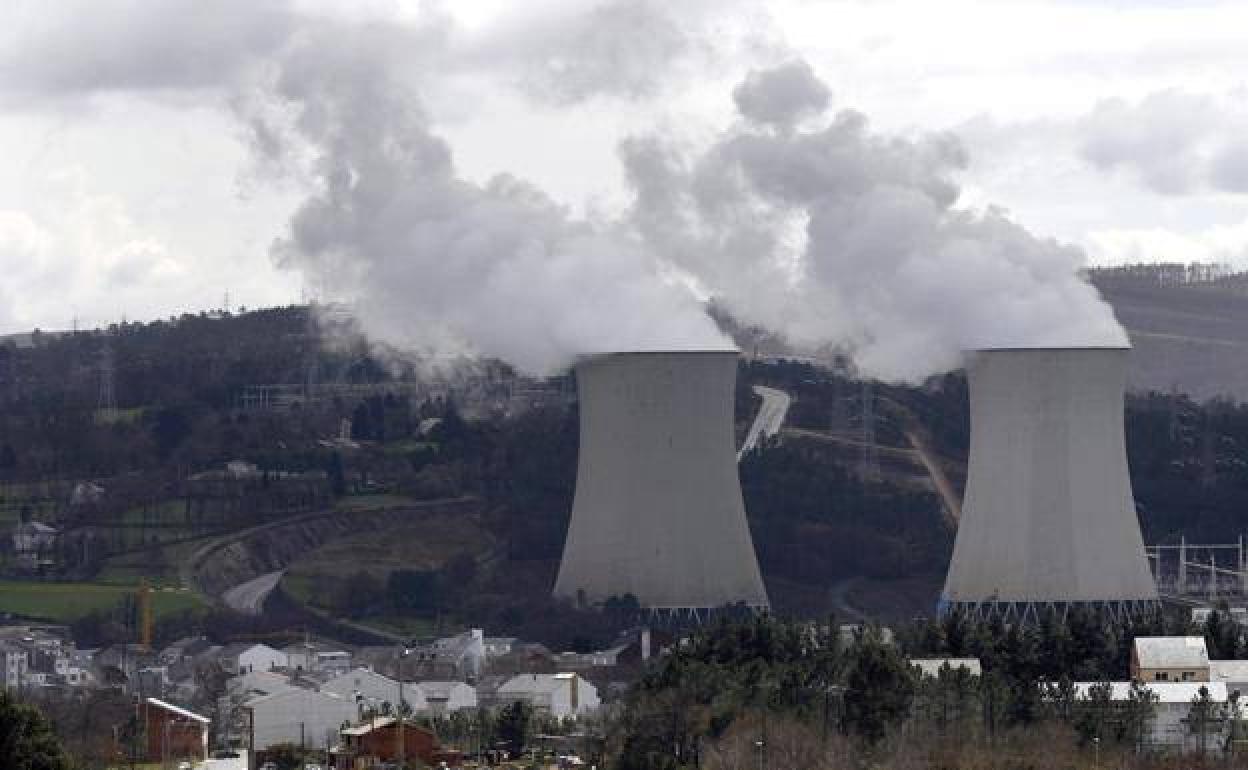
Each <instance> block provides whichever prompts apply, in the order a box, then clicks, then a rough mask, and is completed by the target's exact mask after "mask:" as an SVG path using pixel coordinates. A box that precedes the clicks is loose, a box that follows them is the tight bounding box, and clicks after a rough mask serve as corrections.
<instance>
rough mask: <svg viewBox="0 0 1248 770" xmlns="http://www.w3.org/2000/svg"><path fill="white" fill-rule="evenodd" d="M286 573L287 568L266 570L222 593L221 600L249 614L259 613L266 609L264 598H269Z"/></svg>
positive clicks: (230, 606)
mask: <svg viewBox="0 0 1248 770" xmlns="http://www.w3.org/2000/svg"><path fill="white" fill-rule="evenodd" d="M284 574H286V570H281V569H279V570H277V571H276V572H266V573H265V574H263V575H261V576H260V577H257V578H252V579H251V580H248V581H247V582H246V583H240V584H239V585H236V586H234V587H233V588H231V589H230V590H228V591H226V592H225V593H224V594H222V595H221V601H223V602H225V604H226V606H227V607H229V608H230V609H233V610H238V611H239V612H242V613H244V614H247V615H259V614H260V612H261V610H263V609H264V600H265V599H268V598H269V594H271V593H273V589H274V588H277V584H278V583H279V582H281V579H282V575H284Z"/></svg>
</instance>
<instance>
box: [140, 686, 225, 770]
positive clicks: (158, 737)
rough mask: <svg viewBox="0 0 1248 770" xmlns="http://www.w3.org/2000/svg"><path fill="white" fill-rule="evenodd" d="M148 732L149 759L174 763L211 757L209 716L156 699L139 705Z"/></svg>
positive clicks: (150, 699)
mask: <svg viewBox="0 0 1248 770" xmlns="http://www.w3.org/2000/svg"><path fill="white" fill-rule="evenodd" d="M140 709H141V719H142V721H143V726H144V728H145V730H146V733H147V741H146V747H147V755H146V761H148V762H175V761H181V760H184V759H190V760H195V761H202V760H205V759H207V758H208V724H209V722H210V721H211V720H210V719H208V717H204V716H200V715H199V714H196V713H194V712H191V711H187V710H186V709H182V708H178V707H177V706H174V705H172V704H169V703H165V702H164V701H160V700H156V699H155V698H147V699H145V700H144V701H143V703H142V704H141V706H140Z"/></svg>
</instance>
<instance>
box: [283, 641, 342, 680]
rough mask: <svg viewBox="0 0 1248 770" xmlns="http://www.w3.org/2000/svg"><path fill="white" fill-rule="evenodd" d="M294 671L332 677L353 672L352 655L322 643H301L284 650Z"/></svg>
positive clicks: (288, 663) (288, 665) (288, 664)
mask: <svg viewBox="0 0 1248 770" xmlns="http://www.w3.org/2000/svg"><path fill="white" fill-rule="evenodd" d="M282 653H283V654H285V655H286V661H287V663H286V665H287V667H289V668H290V669H291V670H292V671H306V672H316V673H320V672H325V673H328V674H329V675H330V676H336V675H338V674H342V673H345V672H347V671H350V670H351V665H352V663H351V653H349V652H347V651H346V650H344V649H342V648H341V647H337V646H334V645H329V644H323V643H321V642H311V641H309V642H300V643H298V644H292V645H290V646H288V647H284V648H282Z"/></svg>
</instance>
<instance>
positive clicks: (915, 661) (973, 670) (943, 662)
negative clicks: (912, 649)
mask: <svg viewBox="0 0 1248 770" xmlns="http://www.w3.org/2000/svg"><path fill="white" fill-rule="evenodd" d="M910 665H911V666H913V667H914V668H917V669H918V670H919V674H921V675H922V676H925V677H931V678H932V679H937V678H939V677H940V670H941V669H942V668H944V667H945V666H948V667H949V668H951V669H954V670H957V669H960V668H962V669H966V673H968V674H970V675H971V676H980V675H981V674H982V673H983V669H982V668H981V667H980V665H979V658H911V659H910Z"/></svg>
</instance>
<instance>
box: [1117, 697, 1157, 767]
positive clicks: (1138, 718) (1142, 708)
mask: <svg viewBox="0 0 1248 770" xmlns="http://www.w3.org/2000/svg"><path fill="white" fill-rule="evenodd" d="M1158 700H1159V698H1158V696H1157V693H1155V692H1153V691H1152V690H1150V689H1148V688H1147V687H1145V686H1144V684H1143V683H1142V682H1132V683H1131V690H1130V691H1129V692H1128V693H1127V702H1126V704H1125V707H1124V708H1123V712H1122V730H1121V736H1120V739H1121V740H1122V742H1123V743H1128V744H1130V745H1131V746H1132V747H1134V748H1135V750H1136V751H1139V750H1140V749H1142V748H1143V747H1144V740H1145V738H1146V736H1147V735H1148V733H1149V728H1150V727H1151V726H1152V723H1153V717H1154V716H1156V713H1157V701H1158Z"/></svg>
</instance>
